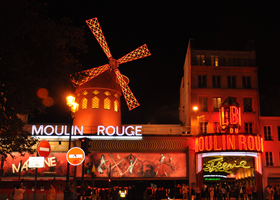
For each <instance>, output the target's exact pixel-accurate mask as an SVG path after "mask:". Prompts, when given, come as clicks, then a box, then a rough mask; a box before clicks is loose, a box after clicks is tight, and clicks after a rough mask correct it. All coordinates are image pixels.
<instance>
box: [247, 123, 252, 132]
mask: <svg viewBox="0 0 280 200" xmlns="http://www.w3.org/2000/svg"><path fill="white" fill-rule="evenodd" d="M245 132H246V133H253V123H245Z"/></svg>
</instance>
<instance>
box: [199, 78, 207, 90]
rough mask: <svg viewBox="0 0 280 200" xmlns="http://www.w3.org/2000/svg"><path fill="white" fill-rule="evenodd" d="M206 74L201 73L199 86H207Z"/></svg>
mask: <svg viewBox="0 0 280 200" xmlns="http://www.w3.org/2000/svg"><path fill="white" fill-rule="evenodd" d="M206 85H207V84H206V75H199V76H198V87H199V88H206Z"/></svg>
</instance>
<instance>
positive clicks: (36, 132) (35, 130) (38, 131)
mask: <svg viewBox="0 0 280 200" xmlns="http://www.w3.org/2000/svg"><path fill="white" fill-rule="evenodd" d="M34 133H35V134H36V135H39V134H41V135H43V125H41V126H40V127H39V129H38V130H37V127H36V125H32V135H34Z"/></svg>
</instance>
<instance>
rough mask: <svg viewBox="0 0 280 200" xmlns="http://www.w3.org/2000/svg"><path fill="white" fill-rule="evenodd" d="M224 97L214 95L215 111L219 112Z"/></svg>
mask: <svg viewBox="0 0 280 200" xmlns="http://www.w3.org/2000/svg"><path fill="white" fill-rule="evenodd" d="M221 103H222V98H221V97H214V98H213V111H214V112H219V109H220V107H221Z"/></svg>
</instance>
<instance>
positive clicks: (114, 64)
mask: <svg viewBox="0 0 280 200" xmlns="http://www.w3.org/2000/svg"><path fill="white" fill-rule="evenodd" d="M86 23H87V25H88V26H89V28H90V30H91V32H92V33H93V35H94V37H95V38H96V40H97V41H98V43H99V45H100V46H101V48H102V49H103V51H104V53H105V54H106V56H107V57H108V59H109V64H105V65H102V66H100V67H96V68H92V69H89V70H84V71H82V72H78V73H76V74H75V75H74V76H71V81H72V82H73V83H74V84H75V85H76V86H80V85H83V84H84V83H86V82H88V81H90V80H91V79H93V78H94V77H96V76H98V75H99V74H101V73H103V72H105V71H107V70H108V69H113V70H114V71H115V73H116V76H117V79H118V82H119V84H120V87H121V89H122V93H123V95H124V98H125V100H126V103H127V105H128V108H129V110H132V109H134V108H136V107H138V106H139V105H140V104H139V103H138V101H137V100H136V98H135V96H134V95H133V93H132V92H131V90H130V88H129V86H128V84H127V82H126V81H125V80H124V78H123V76H122V74H121V73H120V71H119V70H118V67H119V64H122V63H126V62H129V61H133V60H137V59H140V58H144V57H147V56H150V55H151V53H150V51H149V49H148V47H147V45H146V44H144V45H142V46H140V47H139V48H137V49H135V50H133V51H132V52H130V53H128V54H126V55H125V56H123V57H121V58H120V59H118V60H116V59H114V58H113V57H112V54H111V52H110V49H109V47H108V44H107V42H106V39H105V37H104V34H103V32H102V29H101V26H100V24H99V22H98V20H97V18H93V19H89V20H86ZM79 77H82V78H79Z"/></svg>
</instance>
